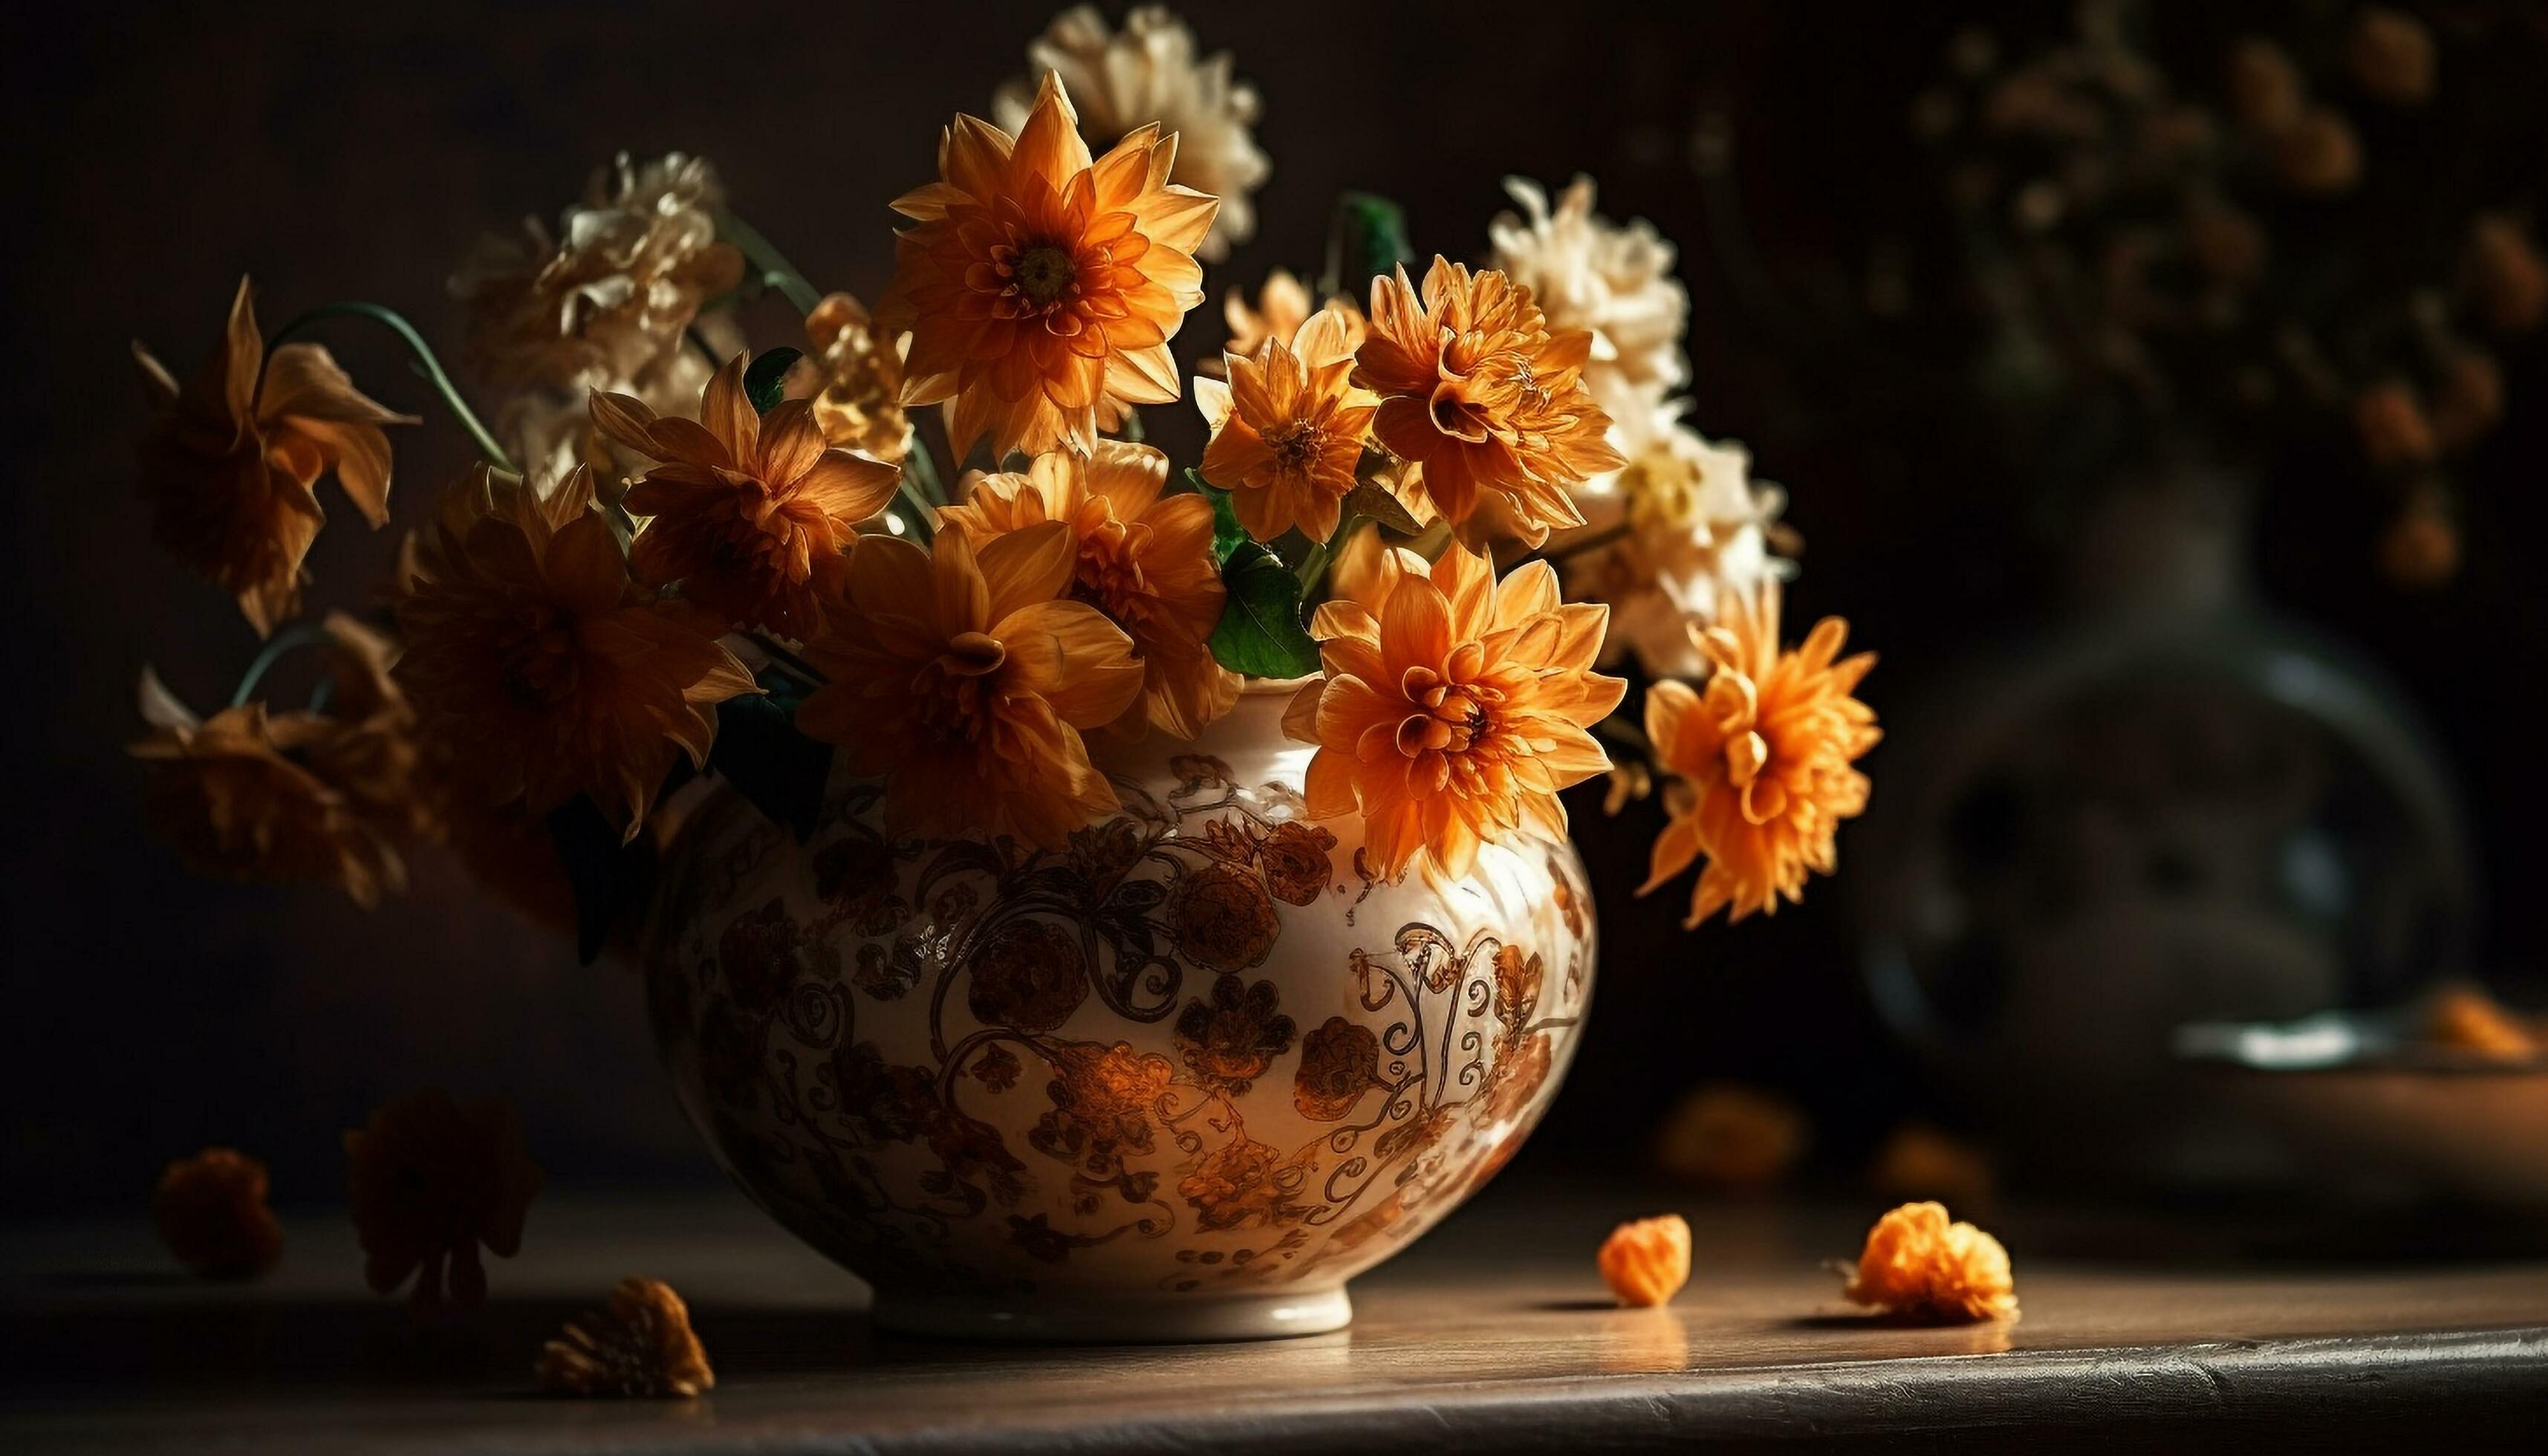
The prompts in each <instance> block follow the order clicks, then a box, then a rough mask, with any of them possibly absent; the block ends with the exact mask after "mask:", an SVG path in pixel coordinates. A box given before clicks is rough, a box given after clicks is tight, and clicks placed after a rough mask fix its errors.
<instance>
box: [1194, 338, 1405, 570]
mask: <svg viewBox="0 0 2548 1456" xmlns="http://www.w3.org/2000/svg"><path fill="white" fill-rule="evenodd" d="M1225 362H1226V365H1227V368H1228V370H1229V383H1228V384H1226V385H1225V384H1223V383H1222V382H1221V381H1219V380H1217V379H1198V380H1196V381H1195V404H1196V405H1197V406H1199V407H1201V409H1203V416H1204V418H1205V420H1206V421H1208V422H1209V423H1210V424H1211V425H1212V443H1211V444H1210V445H1209V446H1207V447H1206V448H1205V450H1204V452H1203V478H1204V479H1205V480H1207V481H1210V482H1211V483H1212V484H1214V485H1216V486H1219V487H1220V488H1221V489H1223V490H1225V491H1228V492H1229V493H1230V498H1229V499H1230V505H1231V506H1232V507H1233V508H1234V509H1235V510H1236V511H1237V512H1238V523H1239V524H1240V525H1243V526H1245V527H1246V528H1247V534H1249V535H1251V536H1253V537H1255V538H1256V539H1257V540H1259V541H1271V540H1273V539H1274V538H1275V537H1277V536H1279V535H1281V534H1283V533H1284V532H1285V531H1287V530H1289V529H1291V528H1292V527H1294V526H1299V527H1300V528H1301V533H1302V534H1303V535H1306V536H1308V537H1309V538H1310V539H1311V540H1313V541H1323V540H1325V539H1327V537H1329V536H1331V535H1334V534H1335V529H1336V517H1337V516H1338V514H1339V513H1340V512H1341V510H1342V508H1343V501H1344V499H1345V497H1346V496H1348V495H1350V494H1352V492H1353V488H1354V485H1355V476H1354V471H1355V468H1356V467H1357V466H1358V465H1360V464H1361V462H1362V451H1363V442H1364V441H1365V440H1366V439H1367V438H1368V437H1369V436H1370V433H1371V418H1372V415H1373V414H1375V413H1377V412H1378V411H1379V408H1380V402H1379V401H1378V400H1377V399H1375V398H1374V397H1373V396H1372V394H1371V393H1370V392H1369V391H1367V390H1362V389H1357V388H1355V387H1354V385H1353V384H1352V382H1351V378H1350V376H1351V375H1352V373H1353V342H1352V337H1351V333H1350V330H1349V327H1348V325H1347V323H1346V320H1345V316H1344V315H1343V314H1342V313H1341V312H1338V311H1336V310H1333V309H1321V310H1319V312H1318V313H1317V314H1315V315H1313V316H1311V318H1310V319H1309V321H1308V322H1306V323H1303V324H1302V325H1301V326H1300V328H1299V329H1297V330H1295V331H1294V332H1293V333H1292V334H1291V335H1290V336H1289V337H1288V338H1277V339H1268V340H1266V341H1265V344H1264V346H1263V347H1262V348H1260V349H1259V350H1258V351H1257V353H1256V356H1255V357H1254V358H1252V359H1248V358H1241V357H1239V356H1238V355H1236V354H1230V355H1228V356H1226V359H1225Z"/></svg>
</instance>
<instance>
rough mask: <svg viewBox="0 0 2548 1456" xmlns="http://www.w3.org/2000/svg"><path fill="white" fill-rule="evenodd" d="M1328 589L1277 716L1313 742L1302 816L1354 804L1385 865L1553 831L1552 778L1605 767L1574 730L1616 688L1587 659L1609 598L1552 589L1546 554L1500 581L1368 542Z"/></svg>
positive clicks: (1614, 699) (1613, 696) (1446, 864)
mask: <svg viewBox="0 0 2548 1456" xmlns="http://www.w3.org/2000/svg"><path fill="white" fill-rule="evenodd" d="M1339 591H1340V592H1346V591H1350V592H1351V594H1349V595H1339V596H1337V597H1335V598H1334V599H1331V600H1329V601H1328V602H1327V603H1326V604H1325V605H1323V606H1321V607H1319V610H1318V614H1317V616H1316V617H1315V618H1314V619H1313V621H1312V623H1311V628H1310V630H1311V634H1312V635H1313V636H1315V637H1317V638H1319V643H1320V646H1319V657H1320V660H1321V663H1322V665H1323V668H1324V672H1323V673H1322V675H1321V676H1320V677H1319V679H1318V680H1316V681H1314V682H1312V683H1308V684H1307V685H1305V686H1304V687H1303V688H1302V689H1301V691H1300V693H1299V695H1298V696H1296V697H1295V698H1294V699H1293V701H1292V706H1291V709H1290V711H1289V712H1288V713H1287V714H1286V715H1285V718H1284V725H1283V726H1284V728H1285V730H1286V731H1287V732H1289V733H1290V734H1291V735H1292V736H1293V737H1294V738H1297V739H1301V740H1303V741H1305V742H1310V743H1315V744H1317V745H1318V746H1319V751H1318V753H1317V754H1315V755H1313V756H1312V757H1311V760H1310V769H1309V774H1308V776H1307V779H1306V781H1305V782H1304V784H1303V791H1304V794H1305V796H1306V797H1307V799H1308V800H1309V812H1310V815H1311V816H1312V817H1313V818H1319V819H1325V818H1332V817H1335V816H1338V815H1344V814H1352V813H1356V812H1359V813H1360V814H1361V815H1362V821H1363V836H1364V856H1365V859H1366V862H1367V863H1368V864H1369V865H1370V867H1371V868H1372V870H1373V871H1374V872H1376V873H1379V874H1383V875H1389V876H1396V875H1398V874H1401V873H1404V872H1405V871H1406V870H1407V869H1408V868H1409V867H1410V866H1411V865H1414V864H1415V863H1416V862H1417V860H1419V859H1423V860H1427V861H1429V862H1430V864H1431V865H1433V866H1435V867H1436V868H1438V869H1439V870H1440V871H1441V872H1443V873H1444V874H1447V875H1450V876H1452V877H1455V878H1456V877H1458V876H1460V875H1463V874H1466V873H1468V872H1469V868H1470V865H1472V864H1473V863H1474V862H1475V860H1476V858H1477V852H1478V847H1479V845H1481V844H1487V843H1497V842H1501V841H1503V840H1506V839H1508V838H1510V837H1511V836H1513V835H1514V834H1516V833H1518V832H1520V831H1521V830H1523V829H1525V828H1529V829H1533V830H1536V831H1538V832H1540V833H1544V834H1548V835H1551V836H1558V835H1563V834H1564V833H1565V832H1566V807H1565V805H1563V804H1561V803H1559V802H1558V798H1557V791H1558V790H1559V789H1562V788H1565V787H1566V786H1567V785H1569V784H1572V783H1578V782H1581V781H1583V780H1584V779H1586V778H1590V777H1592V775H1593V774H1600V773H1604V772H1606V771H1607V770H1608V769H1609V767H1610V760H1609V757H1608V755H1606V754H1604V753H1603V752H1602V751H1601V746H1600V744H1599V743H1597V742H1595V741H1594V740H1593V738H1592V734H1591V733H1589V732H1587V731H1586V730H1587V729H1589V728H1590V727H1592V725H1593V724H1594V723H1597V722H1599V721H1600V720H1601V719H1602V718H1603V717H1605V716H1607V715H1608V714H1609V712H1610V710H1611V709H1612V708H1614V707H1616V706H1618V703H1619V697H1620V695H1621V694H1622V693H1623V692H1625V691H1626V690H1627V684H1626V683H1623V682H1622V681H1620V680H1619V679H1616V678H1605V677H1602V676H1601V675H1599V674H1597V673H1595V672H1593V671H1592V663H1593V659H1594V657H1595V656H1597V655H1598V654H1599V652H1600V650H1601V636H1602V632H1603V630H1604V624H1605V620H1606V618H1607V617H1608V615H1609V608H1607V607H1605V606H1601V605H1599V604H1597V603H1592V602H1580V603H1569V602H1563V601H1561V600H1560V599H1559V596H1558V589H1557V574H1556V572H1555V571H1553V570H1551V569H1550V567H1549V565H1548V564H1547V563H1546V562H1539V561H1535V562H1531V563H1529V564H1528V565H1525V566H1523V567H1521V568H1520V569H1519V570H1517V571H1515V572H1513V573H1512V574H1511V575H1510V576H1507V577H1505V578H1504V579H1503V581H1502V582H1501V583H1499V582H1497V581H1496V579H1495V569H1494V568H1493V566H1491V565H1490V564H1489V563H1488V561H1487V558H1486V557H1484V556H1482V555H1479V554H1476V553H1473V552H1470V551H1468V550H1465V549H1463V548H1461V547H1459V546H1456V545H1455V546H1453V547H1451V548H1450V549H1449V550H1446V551H1445V552H1443V553H1442V556H1441V559H1440V560H1438V561H1436V562H1434V563H1433V564H1432V565H1431V566H1430V567H1427V566H1426V565H1425V563H1424V559H1423V558H1422V557H1420V556H1416V555H1415V554H1413V553H1412V552H1408V551H1400V550H1390V551H1381V552H1377V553H1374V554H1371V555H1370V556H1369V557H1368V559H1367V560H1366V561H1363V562H1361V563H1358V568H1357V570H1356V571H1355V572H1354V573H1353V575H1352V576H1351V578H1350V579H1349V580H1348V582H1347V583H1340V584H1339Z"/></svg>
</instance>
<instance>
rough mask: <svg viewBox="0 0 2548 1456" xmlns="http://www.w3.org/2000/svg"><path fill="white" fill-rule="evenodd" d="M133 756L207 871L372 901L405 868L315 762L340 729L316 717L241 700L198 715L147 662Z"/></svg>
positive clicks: (181, 848) (173, 829) (192, 856)
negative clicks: (147, 730) (143, 728)
mask: <svg viewBox="0 0 2548 1456" xmlns="http://www.w3.org/2000/svg"><path fill="white" fill-rule="evenodd" d="M141 716H142V718H143V720H144V721H146V722H148V723H149V724H150V726H151V728H152V729H153V730H154V731H153V732H152V733H151V735H150V736H149V737H148V738H145V739H143V740H141V741H140V742H139V743H137V744H135V745H133V747H132V749H131V753H132V754H133V756H134V757H135V758H137V759H141V760H143V761H145V762H147V763H149V764H151V765H152V766H153V768H152V771H151V774H150V779H149V783H148V786H147V787H146V788H145V789H144V791H143V792H144V795H145V797H144V807H143V813H144V816H145V817H146V818H148V819H149V821H150V822H151V824H152V826H153V827H154V828H156V829H157V830H158V831H159V833H160V834H161V835H162V836H163V837H164V838H166V839H167V840H168V841H169V842H170V843H171V844H173V845H175V846H176V848H177V852H178V853H179V854H180V855H181V856H183V857H184V859H185V860H186V863H187V864H188V865H189V866H190V867H192V868H193V869H195V870H196V871H197V872H198V873H203V874H213V875H219V876H221V877H223V878H226V879H240V880H267V881H275V880H280V881H310V882H314V883H318V884H331V885H334V886H336V887H337V888H338V889H341V890H343V891H344V892H345V893H346V894H347V895H349V896H351V897H352V898H353V900H354V903H356V904H358V905H361V906H363V907H365V908H366V909H368V908H370V907H372V906H374V905H377V904H379V903H380V898H381V891H382V889H383V888H385V887H386V888H388V889H393V890H400V889H405V888H406V887H407V866H406V865H405V864H404V863H403V862H402V861H401V860H400V859H399V854H398V851H397V850H396V849H395V848H394V847H392V845H391V844H390V842H389V840H388V839H387V838H386V837H385V836H384V835H383V834H382V832H381V831H380V829H379V828H377V827H375V825H374V824H373V822H372V821H371V820H370V819H369V818H368V817H367V816H366V815H365V814H364V813H363V812H362V809H361V806H360V805H358V804H357V803H355V801H354V800H353V799H352V798H350V797H349V796H347V794H346V793H345V792H344V791H343V790H342V789H340V788H338V787H337V786H336V785H334V784H332V783H330V782H328V781H327V780H326V779H325V778H323V777H321V776H320V775H319V774H318V773H317V772H315V771H314V769H313V768H312V767H311V763H310V759H311V756H312V754H313V753H314V751H316V750H317V749H318V747H319V746H321V745H324V744H327V743H328V742H329V741H330V740H332V739H334V738H335V737H336V736H337V735H338V734H339V733H340V732H341V731H342V730H341V729H340V727H339V725H337V724H336V723H334V722H331V721H330V720H328V719H326V718H323V717H320V716H319V715H318V714H316V713H301V712H291V713H268V712H267V711H266V707H265V704H263V703H261V702H245V703H239V704H237V705H235V706H232V707H227V708H224V709H223V710H222V711H220V712H218V713H215V714H214V715H213V716H212V717H210V718H206V719H198V718H197V717H196V716H195V715H194V713H193V712H192V711H191V710H189V709H188V708H187V707H186V705H185V704H184V703H181V702H179V701H178V700H177V698H176V695H175V694H173V693H171V692H170V691H169V690H168V689H167V688H166V687H164V686H162V685H161V684H160V683H159V680H158V678H157V677H156V676H155V675H153V674H152V673H151V672H150V671H149V670H147V669H144V670H143V671H142V674H141Z"/></svg>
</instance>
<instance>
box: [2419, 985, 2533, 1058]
mask: <svg viewBox="0 0 2548 1456" xmlns="http://www.w3.org/2000/svg"><path fill="white" fill-rule="evenodd" d="M2424 1040H2425V1041H2426V1042H2427V1043H2430V1044H2431V1045H2433V1046H2435V1047H2449V1048H2451V1049H2453V1050H2455V1051H2473V1052H2476V1053H2477V1054H2478V1055H2480V1056H2491V1057H2504V1058H2510V1059H2518V1058H2521V1057H2528V1056H2537V1055H2539V1054H2540V1052H2541V1050H2542V1047H2541V1046H2540V1043H2539V1040H2538V1039H2537V1038H2536V1037H2533V1036H2532V1035H2531V1034H2530V1031H2529V1029H2528V1028H2527V1027H2524V1026H2523V1025H2522V1024H2521V1023H2520V1022H2519V1021H2518V1020H2516V1019H2515V1018H2514V1017H2513V1015H2512V1013H2510V1012H2508V1011H2506V1010H2504V1009H2503V1006H2501V1005H2499V1004H2497V1002H2496V1000H2495V998H2494V997H2492V996H2489V995H2488V994H2487V993H2486V992H2484V991H2481V990H2479V989H2477V988H2476V987H2474V986H2453V987H2451V988H2450V989H2448V990H2446V991H2443V992H2442V993H2441V994H2440V995H2438V996H2435V997H2434V998H2433V1000H2432V1002H2431V1004H2430V1005H2429V1006H2428V1007H2427V1008H2426V1009H2425V1012H2424Z"/></svg>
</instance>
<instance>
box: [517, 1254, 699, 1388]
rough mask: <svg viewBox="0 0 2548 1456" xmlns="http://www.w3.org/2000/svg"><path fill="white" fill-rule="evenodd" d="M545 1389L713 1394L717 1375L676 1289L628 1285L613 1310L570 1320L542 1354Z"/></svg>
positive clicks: (613, 1297) (646, 1282)
mask: <svg viewBox="0 0 2548 1456" xmlns="http://www.w3.org/2000/svg"><path fill="white" fill-rule="evenodd" d="M537 1369H538V1374H539V1378H540V1389H541V1390H544V1391H547V1392H549V1393H550V1394H552V1395H561V1396H675V1397H679V1398H681V1399H683V1400H687V1399H689V1398H690V1397H693V1396H696V1395H697V1394H699V1393H700V1392H701V1391H705V1390H710V1389H713V1388H714V1387H715V1385H716V1372H715V1371H713V1370H710V1369H709V1368H708V1356H707V1351H705V1350H703V1349H701V1348H700V1347H699V1339H698V1336H697V1335H695V1334H693V1333H691V1332H690V1312H689V1308H688V1307H687V1306H685V1305H683V1303H682V1297H681V1296H680V1295H678V1294H675V1293H673V1287H672V1286H671V1285H669V1284H664V1283H661V1282H659V1281H657V1280H653V1279H623V1280H621V1281H619V1287H618V1288H617V1289H614V1290H612V1291H611V1292H610V1305H609V1307H608V1308H607V1309H603V1310H596V1311H594V1312H592V1314H590V1315H587V1316H585V1317H584V1318H583V1319H573V1320H569V1321H568V1323H567V1326H566V1329H565V1331H564V1332H563V1333H562V1334H560V1335H559V1336H558V1337H557V1338H556V1339H553V1340H550V1341H549V1342H548V1343H547V1344H546V1345H544V1346H542V1347H541V1349H540V1362H539V1365H538V1367H537Z"/></svg>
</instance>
